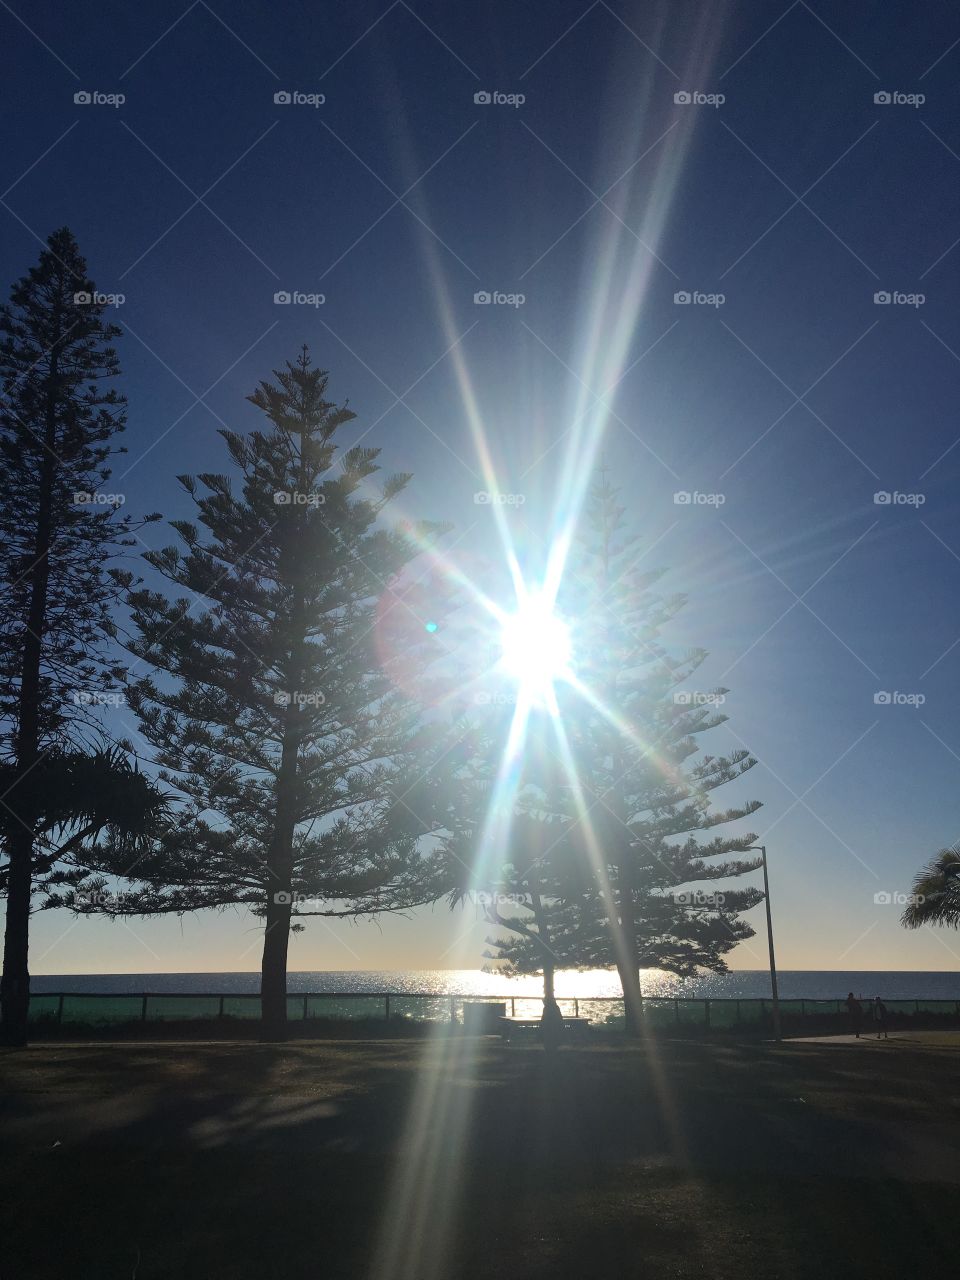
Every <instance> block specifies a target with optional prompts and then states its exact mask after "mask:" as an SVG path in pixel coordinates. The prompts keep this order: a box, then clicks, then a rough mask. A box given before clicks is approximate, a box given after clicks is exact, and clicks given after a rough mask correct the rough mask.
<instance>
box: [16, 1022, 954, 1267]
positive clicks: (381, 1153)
mask: <svg viewBox="0 0 960 1280" xmlns="http://www.w3.org/2000/svg"><path fill="white" fill-rule="evenodd" d="M958 1064H960V1044H958V1043H957V1037H949V1036H939V1035H937V1034H934V1033H928V1034H926V1035H922V1034H921V1035H918V1036H916V1037H915V1038H910V1039H908V1038H906V1037H899V1038H891V1039H890V1040H889V1041H887V1042H882V1043H879V1044H878V1043H876V1042H875V1041H873V1040H867V1041H860V1042H856V1041H846V1042H844V1041H839V1042H838V1041H835V1042H825V1043H799V1042H792V1043H787V1044H784V1045H783V1046H780V1047H774V1046H772V1045H763V1044H753V1045H738V1044H718V1043H711V1044H696V1043H691V1042H689V1041H676V1042H670V1041H660V1042H658V1043H657V1044H656V1045H650V1046H641V1047H637V1048H626V1047H623V1046H620V1045H616V1044H595V1045H589V1046H584V1047H582V1048H570V1049H564V1050H563V1051H562V1052H561V1053H560V1054H559V1055H558V1056H557V1058H556V1059H555V1060H548V1059H545V1058H544V1056H543V1054H542V1053H541V1051H540V1050H539V1049H538V1048H536V1047H534V1046H530V1047H515V1048H512V1049H505V1048H503V1047H501V1045H500V1044H499V1042H497V1041H494V1040H491V1039H473V1038H465V1037H459V1036H458V1037H449V1038H446V1039H441V1040H437V1041H430V1042H426V1043H422V1042H410V1041H398V1040H390V1041H387V1040H383V1041H376V1040H370V1041H362V1042H354V1043H349V1042H344V1041H339V1042H315V1043H310V1044H306V1043H299V1044H292V1045H288V1046H276V1047H274V1046H261V1045H254V1044H249V1043H241V1044H224V1043H218V1044H213V1043H211V1044H200V1043H192V1044H180V1045H177V1044H170V1043H164V1044H156V1045H151V1044H143V1043H141V1044H121V1045H107V1044H96V1045H76V1044H71V1045H57V1044H45V1045H41V1046H38V1047H35V1048H32V1049H28V1050H26V1051H21V1052H9V1051H8V1052H6V1053H4V1054H0V1277H2V1280H47V1278H48V1277H49V1278H51V1280H52V1278H53V1277H56V1278H57V1280H61V1278H67V1277H69V1278H70V1280H75V1278H76V1280H88V1278H91V1280H113V1278H114V1277H117V1278H121V1277H122V1278H124V1280H160V1278H161V1277H162V1278H163V1280H167V1278H168V1277H169V1278H170V1280H173V1278H180V1277H186V1278H191V1280H192V1278H193V1277H198V1278H199V1277H203V1280H220V1277H224V1278H225V1280H226V1278H229V1280H248V1278H249V1280H253V1278H254V1277H255V1278H256V1280H301V1278H304V1280H305V1278H306V1277H310V1278H311V1280H314V1278H315V1277H317V1278H319V1277H322V1278H324V1280H326V1278H329V1280H338V1278H339V1277H351V1280H352V1278H353V1277H358V1278H359V1277H362V1278H366V1277H370V1280H374V1278H376V1280H439V1278H440V1277H443V1280H447V1277H449V1278H450V1280H459V1278H460V1277H463V1278H464V1280H472V1278H473V1277H476V1278H477V1280H480V1278H481V1277H483V1280H507V1278H508V1277H509V1278H510V1280H514V1278H517V1280H519V1277H524V1278H525V1280H540V1278H541V1277H542V1278H543V1280H566V1278H567V1277H570V1278H571V1280H572V1278H573V1277H576V1280H594V1277H600V1278H603V1280H606V1278H607V1277H610V1278H611V1280H612V1278H613V1277H616V1278H617V1280H619V1277H623V1276H636V1277H687V1276H705V1277H710V1278H711V1280H715V1278H723V1277H737V1278H738V1280H742V1278H744V1277H746V1278H750V1280H752V1278H753V1277H784V1278H787V1277H790V1278H793V1277H797V1278H798V1280H799V1278H801V1277H802V1278H803V1280H806V1278H807V1277H815V1278H816V1280H826V1278H828V1277H834V1276H836V1277H841V1276H842V1277H858V1276H873V1277H877V1276H882V1277H887V1276H890V1277H894V1276H895V1277H906V1276H913V1275H924V1274H935V1273H936V1272H935V1269H936V1270H937V1271H942V1272H944V1273H950V1274H952V1273H953V1271H954V1267H955V1263H956V1255H957V1221H958V1217H957V1214H958V1210H957V1205H958V1197H960V1123H958V1119H960V1101H958V1098H960V1088H958V1086H960V1079H958Z"/></svg>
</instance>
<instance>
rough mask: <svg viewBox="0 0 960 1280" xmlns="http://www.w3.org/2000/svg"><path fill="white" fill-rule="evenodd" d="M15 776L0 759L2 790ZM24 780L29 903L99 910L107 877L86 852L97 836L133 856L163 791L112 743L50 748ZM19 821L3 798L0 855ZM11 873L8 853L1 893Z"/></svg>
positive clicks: (162, 814)
mask: <svg viewBox="0 0 960 1280" xmlns="http://www.w3.org/2000/svg"><path fill="white" fill-rule="evenodd" d="M16 777H17V766H16V764H15V762H13V761H0V794H4V793H5V792H6V789H7V788H8V787H9V786H11V785H12V783H13V780H14V779H15V778H16ZM28 783H29V787H30V791H31V795H30V797H29V799H30V803H31V812H32V813H34V814H35V815H36V821H35V823H34V825H33V827H32V828H31V839H32V846H31V847H32V849H33V857H32V859H31V867H30V880H31V898H32V899H33V902H34V903H35V905H33V906H32V908H31V910H33V911H37V910H39V911H46V910H49V909H51V908H55V907H69V908H71V909H72V910H73V911H76V912H78V913H83V914H87V913H89V912H91V911H94V910H96V909H97V906H98V904H99V902H100V900H101V898H102V897H103V891H104V889H105V887H106V883H107V882H106V880H104V879H103V878H102V877H99V876H96V874H95V873H91V870H90V866H91V860H93V862H94V865H96V859H97V857H98V850H99V849H100V847H101V846H100V842H101V839H103V840H105V841H106V843H107V844H108V845H109V846H110V847H111V848H112V849H113V850H115V851H116V852H117V853H122V854H124V855H125V856H126V857H128V858H129V859H130V861H131V862H133V861H135V860H136V858H137V857H138V856H139V854H140V851H141V850H142V848H143V842H144V841H145V840H147V839H149V838H150V837H151V836H152V835H154V834H155V833H156V831H157V830H158V829H159V828H160V827H161V826H162V824H163V822H164V821H165V819H166V817H167V813H168V801H167V798H166V796H165V795H164V794H163V793H162V792H161V791H160V790H159V788H158V787H157V785H156V784H155V783H154V782H153V781H152V780H151V779H150V778H148V777H147V776H146V775H145V774H144V773H142V772H141V771H140V769H138V768H137V766H136V764H135V763H132V762H131V760H130V758H129V757H128V755H127V754H126V752H125V751H124V750H123V749H122V748H121V747H120V746H117V745H104V746H102V747H100V748H99V749H96V750H93V751H90V752H85V751H76V750H70V749H63V750H55V751H49V752H47V754H46V755H45V756H44V757H43V758H42V759H41V761H40V762H39V763H38V764H37V765H36V767H35V768H34V769H33V771H32V772H31V774H30V777H29V779H28ZM21 785H23V784H21ZM17 822H18V818H17V816H16V815H15V814H14V813H12V811H11V810H10V809H9V808H8V807H7V806H6V805H0V860H2V858H3V856H4V855H8V854H9V842H10V837H11V834H12V833H13V831H14V830H15V827H16V824H17ZM9 879H10V862H9V857H7V860H6V862H0V898H4V897H5V896H6V894H7V890H8V886H9ZM94 890H95V891H96V892H92V891H94ZM27 1000H29V987H28V989H27ZM3 1030H4V1037H5V1042H6V1043H10V1044H14V1045H22V1044H25V1043H26V1024H25V1022H24V1023H23V1025H21V1026H18V1027H15V1028H14V1029H13V1032H12V1033H8V1028H6V1027H4V1029H3Z"/></svg>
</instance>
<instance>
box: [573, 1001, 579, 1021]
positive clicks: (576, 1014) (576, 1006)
mask: <svg viewBox="0 0 960 1280" xmlns="http://www.w3.org/2000/svg"><path fill="white" fill-rule="evenodd" d="M573 1016H574V1017H575V1018H579V1017H580V1000H579V999H578V997H577V996H574V997H573Z"/></svg>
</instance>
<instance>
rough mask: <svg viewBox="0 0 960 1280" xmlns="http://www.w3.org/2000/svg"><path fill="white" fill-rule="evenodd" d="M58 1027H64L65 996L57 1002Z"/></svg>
mask: <svg viewBox="0 0 960 1280" xmlns="http://www.w3.org/2000/svg"><path fill="white" fill-rule="evenodd" d="M57 1026H58V1027H62V1026H63V996H62V995H61V996H60V999H59V1000H58V1001H57Z"/></svg>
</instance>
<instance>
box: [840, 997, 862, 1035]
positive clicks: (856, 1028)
mask: <svg viewBox="0 0 960 1280" xmlns="http://www.w3.org/2000/svg"><path fill="white" fill-rule="evenodd" d="M844 1003H845V1004H846V1006H847V1014H848V1020H849V1023H850V1030H851V1031H852V1032H853V1034H854V1035H855V1036H856V1037H857V1039H858V1040H859V1039H860V1027H861V1024H862V1023H863V1006H862V1005H861V1003H860V1001H859V1000H858V999H857V997H856V996H855V995H854V994H853V992H852V991H851V992H850V993H849V994H848V995H847V998H846V1000H845V1002H844Z"/></svg>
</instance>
